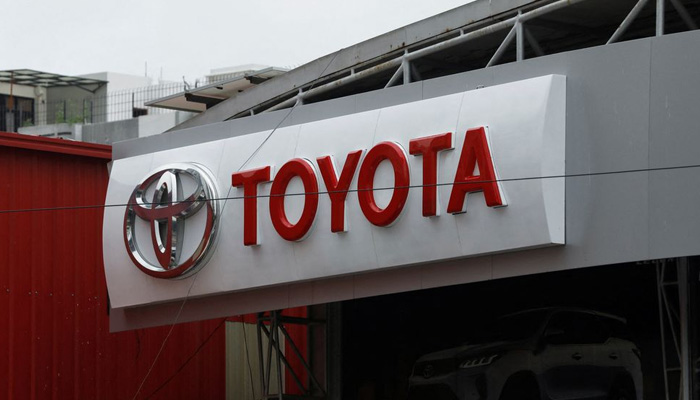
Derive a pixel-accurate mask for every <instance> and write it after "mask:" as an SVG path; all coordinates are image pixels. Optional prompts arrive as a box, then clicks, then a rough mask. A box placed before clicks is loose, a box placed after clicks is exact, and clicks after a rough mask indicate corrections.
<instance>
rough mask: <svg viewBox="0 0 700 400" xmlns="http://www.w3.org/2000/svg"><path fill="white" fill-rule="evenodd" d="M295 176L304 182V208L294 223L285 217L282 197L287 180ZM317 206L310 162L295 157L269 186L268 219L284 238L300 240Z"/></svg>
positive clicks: (315, 188) (315, 182)
mask: <svg viewBox="0 0 700 400" xmlns="http://www.w3.org/2000/svg"><path fill="white" fill-rule="evenodd" d="M295 176H298V177H299V178H301V181H302V182H303V184H304V210H303V211H302V212H301V217H299V221H297V223H296V224H292V223H291V222H289V220H288V219H287V215H286V213H285V212H284V197H285V192H286V191H287V185H289V181H291V180H292V178H294V177H295ZM317 208H318V181H317V179H316V173H315V172H314V167H313V164H311V162H309V161H307V160H304V159H301V158H295V159H292V160H290V161H288V162H287V163H286V164H284V165H283V166H282V168H280V170H279V172H277V175H275V179H274V180H273V181H272V187H271V188H270V219H271V220H272V225H273V226H274V227H275V230H276V231H277V233H279V235H280V236H282V237H283V238H284V239H286V240H290V241H293V240H302V239H304V237H305V236H306V234H307V233H308V232H309V229H311V226H312V225H313V223H314V219H315V218H316V209H317Z"/></svg>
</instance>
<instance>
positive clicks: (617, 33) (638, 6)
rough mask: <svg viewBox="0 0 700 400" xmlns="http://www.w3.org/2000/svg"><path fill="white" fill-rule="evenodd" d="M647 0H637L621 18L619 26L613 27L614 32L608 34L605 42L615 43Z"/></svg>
mask: <svg viewBox="0 0 700 400" xmlns="http://www.w3.org/2000/svg"><path fill="white" fill-rule="evenodd" d="M646 3H647V0H639V1H638V2H637V4H635V5H634V7H632V11H630V12H629V14H627V16H626V17H625V19H624V20H622V23H621V24H620V26H618V27H617V29H615V32H614V33H613V34H612V36H610V39H608V42H607V43H606V44H610V43H615V42H617V40H618V39H620V37H621V36H622V35H623V34H624V33H625V31H626V30H627V28H629V26H630V25H632V22H634V19H635V18H637V15H639V12H640V11H642V8H644V5H646Z"/></svg>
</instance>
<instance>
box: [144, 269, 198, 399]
mask: <svg viewBox="0 0 700 400" xmlns="http://www.w3.org/2000/svg"><path fill="white" fill-rule="evenodd" d="M196 281H197V275H195V276H194V279H192V283H191V284H190V287H189V289H187V295H185V298H184V300H182V304H180V309H179V310H177V314H176V315H175V320H174V321H173V323H172V324H171V325H170V329H169V330H168V334H167V335H165V339H163V343H162V344H161V345H160V349H158V353H156V358H155V359H153V363H151V366H150V368H148V372H147V373H146V376H144V377H143V380H141V384H140V385H139V388H138V389H136V393H134V397H132V400H136V397H138V395H139V393H141V389H142V388H143V385H144V384H145V383H146V380H147V379H148V377H149V376H150V375H151V371H153V367H155V365H156V362H158V359H159V358H160V354H161V353H162V352H163V349H164V348H165V344H166V343H168V339H169V338H170V335H171V334H172V333H173V329H174V328H175V325H176V324H177V321H178V320H179V319H180V314H182V309H183V308H185V304H187V299H189V297H190V292H191V291H192V287H193V286H194V283H195V282H196Z"/></svg>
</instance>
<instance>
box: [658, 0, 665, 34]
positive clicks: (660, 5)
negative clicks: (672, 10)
mask: <svg viewBox="0 0 700 400" xmlns="http://www.w3.org/2000/svg"><path fill="white" fill-rule="evenodd" d="M665 5H666V0H656V36H663V34H664V21H665V18H664V17H665V12H666V11H665Z"/></svg>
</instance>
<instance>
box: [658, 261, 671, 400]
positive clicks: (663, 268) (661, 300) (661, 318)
mask: <svg viewBox="0 0 700 400" xmlns="http://www.w3.org/2000/svg"><path fill="white" fill-rule="evenodd" d="M665 272H666V261H657V262H656V288H657V295H658V296H659V298H658V300H659V324H660V328H661V329H660V332H661V359H662V362H663V368H664V399H665V400H670V399H669V397H668V372H667V371H666V366H667V365H668V364H667V360H666V334H665V331H666V326H665V324H664V297H663V293H662V291H663V290H664V274H665Z"/></svg>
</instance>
